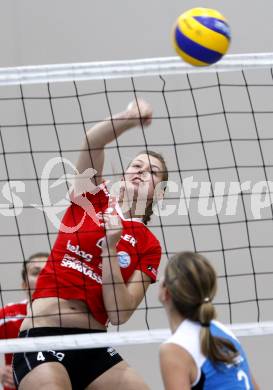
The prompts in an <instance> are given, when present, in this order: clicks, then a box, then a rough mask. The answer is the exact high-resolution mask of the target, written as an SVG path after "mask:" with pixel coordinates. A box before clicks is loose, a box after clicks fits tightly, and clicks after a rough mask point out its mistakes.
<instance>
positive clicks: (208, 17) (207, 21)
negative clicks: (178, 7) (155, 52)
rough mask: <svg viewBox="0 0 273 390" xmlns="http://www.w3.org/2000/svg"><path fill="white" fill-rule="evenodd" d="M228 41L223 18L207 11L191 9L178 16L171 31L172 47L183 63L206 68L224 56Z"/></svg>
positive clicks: (228, 29)
mask: <svg viewBox="0 0 273 390" xmlns="http://www.w3.org/2000/svg"><path fill="white" fill-rule="evenodd" d="M230 40H231V32H230V27H229V25H228V22H227V20H226V18H225V17H224V16H223V15H222V14H221V13H220V12H218V11H216V10H213V9H209V8H193V9H190V10H188V11H186V12H184V13H183V14H181V15H180V16H179V18H178V19H177V21H176V24H175V27H174V30H173V45H174V48H175V50H176V52H177V54H178V55H179V56H180V57H182V58H183V60H184V61H186V62H188V63H189V64H191V65H194V66H207V65H211V64H214V63H215V62H217V61H219V60H220V59H221V58H222V57H223V55H225V54H226V52H227V50H228V48H229V44H230Z"/></svg>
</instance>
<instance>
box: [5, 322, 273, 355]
mask: <svg viewBox="0 0 273 390" xmlns="http://www.w3.org/2000/svg"><path fill="white" fill-rule="evenodd" d="M228 327H229V328H230V329H231V330H232V331H233V332H234V333H235V335H236V336H237V337H243V336H264V335H268V334H272V333H273V322H260V323H249V324H234V325H228ZM170 334H171V333H170V330H169V329H155V330H139V331H127V332H109V333H90V334H88V333H87V334H86V333H85V334H79V335H66V336H58V337H56V336H47V337H29V338H27V339H9V340H1V341H0V353H5V352H9V353H15V352H33V351H44V350H46V349H48V348H51V349H54V350H64V349H85V348H99V347H108V346H111V347H119V346H128V345H139V344H156V343H161V342H163V341H164V340H166V339H167V338H168V337H169V336H170Z"/></svg>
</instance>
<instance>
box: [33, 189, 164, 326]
mask: <svg viewBox="0 0 273 390" xmlns="http://www.w3.org/2000/svg"><path fill="white" fill-rule="evenodd" d="M85 200H86V201H90V202H91V203H92V207H93V210H94V213H95V214H96V215H99V214H100V213H101V212H105V210H106V209H107V208H108V200H109V192H108V190H107V188H106V186H105V185H104V184H102V185H101V186H100V191H99V192H98V193H97V194H95V195H92V194H91V193H87V194H86V199H85ZM115 208H116V211H117V213H118V214H119V215H120V217H121V221H122V226H123V230H122V235H121V239H120V240H119V242H118V244H117V255H118V258H119V265H120V269H121V273H122V277H123V280H124V282H125V283H126V282H127V281H128V280H129V279H130V277H131V276H132V274H133V273H134V271H135V270H140V271H142V272H144V273H145V274H147V275H148V276H149V277H150V278H151V281H152V282H154V281H155V280H156V276H157V269H158V266H159V262H160V257H161V247H160V243H159V241H158V240H157V239H156V237H155V236H154V235H153V234H152V233H151V232H150V230H149V229H148V228H147V227H146V226H145V225H144V224H143V223H142V222H141V220H140V219H136V218H135V219H134V218H133V219H128V220H126V219H124V217H123V215H122V212H121V210H120V208H119V205H118V204H116V206H115ZM91 214H92V213H89V212H88V213H87V212H86V207H85V210H84V208H83V207H80V206H78V205H77V204H75V203H72V204H71V206H70V207H69V208H68V209H67V211H66V213H65V215H64V217H63V219H62V224H63V225H65V226H66V227H70V228H71V233H70V232H66V233H64V232H62V231H60V232H59V233H58V236H57V239H56V241H55V244H54V246H53V249H52V251H51V254H50V256H49V258H48V260H47V263H46V266H45V267H44V268H43V270H42V271H41V273H40V275H39V278H38V281H37V284H36V289H35V292H34V294H33V296H32V298H33V300H34V299H37V298H45V297H55V296H57V297H59V298H63V299H78V300H82V301H84V302H85V303H86V304H87V306H88V308H89V310H90V312H91V313H92V315H93V316H94V318H95V319H96V320H97V321H99V322H100V323H101V324H103V325H104V324H106V323H107V320H108V316H107V312H106V310H105V307H104V303H103V296H102V258H101V246H102V240H103V238H104V237H105V231H104V228H103V227H100V226H98V225H97V224H96V222H95V221H94V218H92V215H91ZM75 226H77V227H78V228H77V230H76V231H73V230H75V229H72V228H73V227H75ZM67 230H68V229H67ZM67 230H66V231H67Z"/></svg>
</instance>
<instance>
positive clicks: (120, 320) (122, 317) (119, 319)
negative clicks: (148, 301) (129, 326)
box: [108, 311, 132, 325]
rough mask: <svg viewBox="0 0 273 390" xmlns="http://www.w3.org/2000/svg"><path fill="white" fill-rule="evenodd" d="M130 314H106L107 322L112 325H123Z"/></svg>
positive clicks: (126, 312)
mask: <svg viewBox="0 0 273 390" xmlns="http://www.w3.org/2000/svg"><path fill="white" fill-rule="evenodd" d="M131 315H132V313H131V312H129V311H124V312H112V313H108V317H109V321H110V323H111V324H112V325H122V324H125V322H127V321H128V320H129V318H130V317H131Z"/></svg>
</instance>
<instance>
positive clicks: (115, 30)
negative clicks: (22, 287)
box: [0, 0, 273, 390]
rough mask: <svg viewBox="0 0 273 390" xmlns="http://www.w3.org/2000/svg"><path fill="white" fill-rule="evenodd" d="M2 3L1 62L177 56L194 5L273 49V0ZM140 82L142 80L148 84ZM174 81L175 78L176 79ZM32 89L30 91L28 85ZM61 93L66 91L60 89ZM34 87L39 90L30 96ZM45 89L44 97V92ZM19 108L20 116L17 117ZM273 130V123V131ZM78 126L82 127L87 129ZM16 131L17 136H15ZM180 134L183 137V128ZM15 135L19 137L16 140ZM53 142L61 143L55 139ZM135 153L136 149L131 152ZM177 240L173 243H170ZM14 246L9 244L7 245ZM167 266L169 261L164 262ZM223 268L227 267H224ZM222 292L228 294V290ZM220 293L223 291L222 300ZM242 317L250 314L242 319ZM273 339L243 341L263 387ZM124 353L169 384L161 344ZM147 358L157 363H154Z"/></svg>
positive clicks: (241, 48) (235, 45)
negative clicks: (178, 26) (180, 24)
mask: <svg viewBox="0 0 273 390" xmlns="http://www.w3.org/2000/svg"><path fill="white" fill-rule="evenodd" d="M0 4H1V23H0V47H1V56H0V66H1V67H6V66H21V65H32V64H49V63H66V62H90V61H99V60H121V59H124V60H125V59H134V58H150V57H163V56H173V55H174V52H173V50H172V47H171V44H170V31H171V28H172V25H173V23H174V21H175V19H176V18H177V16H178V15H179V14H180V13H182V12H183V11H184V10H187V9H189V8H192V7H194V6H206V7H212V8H216V9H219V10H220V11H221V12H222V13H223V14H224V15H225V16H226V17H227V19H228V20H229V22H230V25H231V29H232V45H231V49H230V53H250V52H272V50H273V41H272V33H273V27H272V13H273V2H272V1H271V0H267V1H265V0H262V1H259V2H251V3H250V2H249V1H245V0H243V1H240V2H237V1H236V2H235V1H234V0H233V1H232V0H231V1H229V2H228V1H224V2H219V1H206V2H205V1H204V2H202V3H200V2H195V1H184V2H183V3H181V2H179V1H177V0H173V1H172V2H169V3H168V2H158V1H154V0H151V1H149V2H147V1H143V0H139V1H138V2H132V1H130V2H125V1H120V0H117V1H115V2H106V1H105V0H104V1H103V0H101V1H93V2H92V3H91V2H90V1H78V2H74V1H73V2H72V1H70V0H69V1H63V0H59V1H58V2H53V1H48V2H46V3H44V2H41V1H24V2H22V1H10V2H3V1H2V2H1V3H0ZM139 83H140V84H141V81H140V82H139ZM156 83H157V82H153V85H154V84H155V85H156ZM170 83H172V81H171V80H170ZM125 84H126V82H125ZM112 87H113V88H115V83H113V86H112ZM24 90H25V91H26V93H27V89H24ZM56 91H57V92H58V87H57V88H56ZM32 92H33V90H31V92H29V93H32ZM36 92H37V90H36ZM57 92H56V93H57ZM38 93H42V94H43V92H40V91H39V92H38ZM14 94H18V89H16V88H14V89H13V90H12V95H13V96H14ZM128 98H129V99H130V96H129V95H128V96H125V97H124V96H123V97H121V96H120V97H119V99H118V102H117V103H116V101H114V99H113V111H115V110H116V109H120V108H121V106H122V103H123V101H124V102H126V101H127V100H128ZM147 98H148V99H149V98H150V100H151V96H149V95H148V94H147ZM265 100H266V101H271V100H270V96H267V99H265ZM169 103H170V105H172V104H173V107H174V108H173V109H174V112H175V110H176V109H177V107H176V105H175V102H173V101H171V100H170V102H169ZM153 104H154V106H155V107H158V105H160V104H162V102H161V101H159V100H158V101H157V100H156V98H155V100H154V101H153ZM238 104H239V101H238ZM115 105H116V106H115ZM0 109H1V114H2V120H3V115H4V114H6V113H7V117H6V118H7V120H6V121H4V123H7V121H9V120H11V121H12V120H15V119H16V120H17V119H18V120H21V119H20V113H18V112H17V110H16V107H13V108H8V109H7V107H4V106H2V107H1V108H0ZM59 110H60V111H59V112H60V113H63V112H65V111H66V110H65V108H64V107H63V108H62V107H60V108H59ZM104 110H105V111H104ZM41 112H44V111H42V108H40V107H38V108H37V107H35V108H33V112H32V111H31V109H30V115H31V114H32V113H33V118H34V119H33V121H34V122H35V119H36V120H37V117H36V118H35V113H36V114H37V113H41ZM12 113H13V114H14V115H11V114H12ZM104 114H106V115H108V113H107V109H106V108H100V111H99V112H98V111H96V112H92V115H91V114H90V115H91V117H92V120H96V119H101V118H102V117H104ZM8 118H11V119H8ZM13 123H15V122H13ZM156 125H157V124H156ZM156 125H155V126H154V127H153V129H152V133H151V135H150V137H151V138H150V139H151V140H154V139H155V138H156V137H158V134H160V137H161V139H159V142H164V135H163V131H160V132H158V131H157V129H156ZM177 126H178V125H177ZM270 127H271V126H270V125H269V126H268V128H269V131H270ZM177 129H178V127H177ZM78 131H81V129H79V130H78ZM177 131H178V130H177ZM37 132H38V129H37ZM11 133H12V135H10V134H11ZM3 134H4V136H5V139H6V141H7V144H6V147H8V145H10V148H11V149H10V150H12V148H13V147H17V149H18V148H19V150H21V148H22V150H25V151H27V150H28V149H27V146H26V147H25V149H24V145H26V144H24V142H25V141H24V140H25V137H24V136H23V135H20V139H19V140H18V133H16V132H14V129H8V128H6V129H4V130H3ZM177 134H178V136H179V133H177ZM32 136H33V140H36V138H35V137H37V144H36V145H37V149H38V148H39V146H38V145H39V137H42V138H41V139H42V142H41V139H40V142H41V143H42V144H43V142H47V147H50V141H49V140H48V137H44V136H43V135H37V133H36V134H35V129H33V131H32ZM11 137H12V138H11ZM72 138H73V139H71V142H72V143H73V142H74V141H75V139H76V138H75V136H74V137H72ZM11 139H12V142H10V141H11ZM16 140H17V141H16ZM19 141H20V142H19ZM52 142H53V143H52V145H53V144H54V140H53V141H52ZM123 142H124V143H125V144H126V142H127V144H128V145H129V144H130V142H131V139H130V138H129V139H126V137H125V138H124V141H123ZM64 144H65V137H64ZM55 146H56V144H55ZM64 147H65V146H64ZM67 147H68V146H67ZM130 154H133V153H131V151H130ZM167 154H170V158H171V151H167ZM69 157H71V159H72V160H73V159H75V156H69ZM124 158H125V157H124ZM192 162H194V161H192ZM42 163H43V160H42V159H41V160H40V159H39V158H38V157H37V165H38V166H39V167H41V166H42ZM189 163H190V159H189ZM24 164H25V165H24ZM15 165H16V168H17V169H18V170H17V171H14V175H15V177H18V175H19V176H20V175H21V176H22V177H24V175H25V174H26V173H27V175H30V177H32V172H31V168H29V167H28V162H27V161H25V162H23V161H22V162H21V161H20V162H19V161H18V160H16V161H14V162H12V161H11V162H10V167H15ZM19 168H20V169H22V171H20V169H19ZM108 169H109V170H108V172H111V169H110V167H108ZM252 173H253V172H248V173H247V174H248V176H250V177H251V174H252ZM3 179H4V177H3ZM33 191H34V190H33ZM33 194H34V192H33V193H32V195H33ZM33 196H34V195H33ZM26 201H27V200H26ZM28 201H29V200H28ZM32 201H33V199H32ZM33 203H34V201H33ZM1 218H2V217H1ZM30 218H31V221H34V220H35V223H34V225H35V224H37V225H38V224H39V223H40V222H41V221H40V220H39V218H40V216H38V214H37V215H34V214H32V215H31V216H29V218H25V219H24V220H22V225H21V226H22V231H23V230H24V229H26V230H27V229H28V224H29V219H30ZM35 218H37V219H35ZM31 223H32V222H31ZM0 225H1V228H2V229H3V230H2V231H7V230H8V229H10V232H13V231H14V226H11V225H10V226H9V225H8V224H7V223H6V219H5V223H3V220H2V222H1V224H0ZM254 234H255V229H254ZM227 235H228V233H227ZM172 244H173V243H172V242H171V241H170V245H172ZM187 244H188V243H186V244H185V245H187ZM6 245H9V244H8V243H7V244H6ZM36 245H37V248H36V247H35V248H34V249H35V250H36V249H39V248H40V243H38V244H36ZM41 245H43V244H41ZM200 245H201V244H200ZM2 247H3V246H2ZM25 248H26V254H27V255H28V254H29V253H31V250H32V248H33V247H32V246H31V244H30V243H28V242H26V243H25ZM46 249H47V248H46ZM172 249H173V250H178V249H180V248H178V247H176V246H175V244H173V246H172ZM189 249H190V248H189ZM13 250H14V252H13V254H14V256H18V254H16V250H17V249H16V248H15V247H14V248H13ZM18 253H20V252H18ZM246 256H247V255H246ZM11 258H12V255H11ZM1 259H2V257H1ZM217 264H218V266H219V264H220V263H218V262H217V259H215V265H216V266H217ZM163 267H164V261H163V263H162V268H163ZM10 269H11V268H10V267H9V270H10ZM17 270H18V268H17ZM218 271H219V272H221V268H219V269H218ZM7 272H9V273H10V274H13V275H14V276H13V277H12V285H13V286H14V288H16V286H17V287H19V277H17V275H16V272H12V271H7V270H4V268H2V272H1V282H2V283H3V280H2V279H3V275H5V276H4V279H6V275H7ZM9 280H10V279H9ZM262 282H263V281H262ZM262 282H261V283H262ZM245 286H246V287H245V289H248V288H249V287H248V286H249V285H248V284H247V285H245ZM250 286H251V285H250ZM234 289H235V290H234V291H239V290H240V287H236V286H235V287H234ZM271 290H272V283H271V282H270V284H268V287H267V293H268V292H271ZM156 294H157V286H152V287H151V290H150V292H149V300H150V302H156ZM220 294H223V296H224V292H223V291H222V290H221V291H220ZM19 296H20V297H21V296H22V295H20V294H16V295H14V294H13V295H12V296H9V297H6V299H7V300H9V299H19ZM220 297H221V295H220V296H219V299H220ZM265 313H266V314H265V315H264V318H263V319H266V320H272V307H270V306H269V307H268V308H267V310H266V311H265ZM220 315H221V318H222V319H223V320H227V321H228V318H227V315H226V313H225V311H224V310H220ZM236 315H237V318H238V320H241V321H244V320H245V321H252V320H253V321H254V320H255V319H254V317H255V313H252V309H251V308H250V309H249V310H246V311H244V310H243V311H241V312H240V313H236ZM240 315H241V317H242V318H240ZM138 316H139V314H136V316H135V317H134V318H133V320H132V321H131V322H130V323H129V324H128V325H126V326H124V327H123V329H136V328H142V327H145V323H144V322H143V316H142V317H139V318H138ZM150 324H151V326H152V327H154V328H156V327H158V328H161V327H166V326H167V322H166V319H165V317H164V314H163V311H162V310H161V309H159V310H157V311H156V313H155V314H154V315H153V317H152V318H150ZM272 341H273V338H272V336H270V337H265V336H264V337H256V338H244V339H242V342H243V344H244V345H245V347H246V350H247V352H248V355H249V359H250V362H251V366H252V367H253V372H254V374H255V376H256V377H257V379H258V381H259V383H260V384H261V389H264V390H266V389H269V388H270V386H271V383H272V380H273V375H272V370H270V368H271V364H272V363H271V362H272ZM121 352H122V354H123V355H124V357H125V358H127V359H128V361H129V362H130V363H131V364H132V365H133V366H135V367H136V368H137V369H138V370H139V371H140V372H141V373H142V375H143V376H144V377H145V379H146V380H147V382H148V383H149V384H150V386H151V388H152V389H162V384H161V381H160V376H159V370H158V361H157V359H158V358H157V355H158V353H157V352H158V345H155V346H154V345H151V346H148V347H147V346H145V347H141V346H137V347H124V348H122V349H121ZM144 356H145V361H144V358H143V357H144ZM147 362H149V365H148V364H147Z"/></svg>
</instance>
